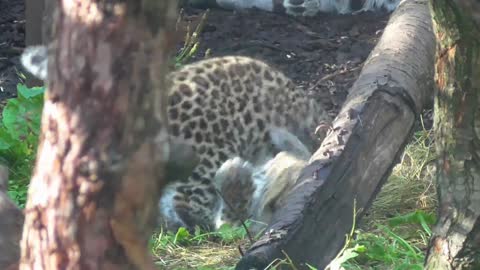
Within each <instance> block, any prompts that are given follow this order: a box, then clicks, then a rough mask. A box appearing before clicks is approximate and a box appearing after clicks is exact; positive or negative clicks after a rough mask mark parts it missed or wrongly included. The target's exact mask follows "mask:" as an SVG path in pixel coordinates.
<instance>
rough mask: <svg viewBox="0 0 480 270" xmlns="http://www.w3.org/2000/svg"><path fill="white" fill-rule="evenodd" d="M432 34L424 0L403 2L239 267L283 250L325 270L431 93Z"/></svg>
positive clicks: (300, 263) (301, 264)
mask: <svg viewBox="0 0 480 270" xmlns="http://www.w3.org/2000/svg"><path fill="white" fill-rule="evenodd" d="M434 55H435V37H434V35H433V31H432V28H431V18H430V13H429V9H428V6H427V1H426V0H418V1H403V2H402V3H401V4H400V6H399V7H398V9H397V10H396V11H395V12H394V13H393V14H392V15H391V18H390V21H389V23H388V25H387V27H386V28H385V30H384V34H383V35H382V37H381V39H380V41H379V43H378V44H377V46H376V47H375V49H374V50H373V51H372V53H371V54H370V56H369V58H368V59H367V61H366V63H365V65H364V67H363V70H362V72H361V74H360V77H359V78H358V80H357V81H356V82H355V84H354V85H353V87H352V89H351V90H350V94H349V97H348V98H347V101H346V103H345V104H344V106H343V108H342V110H341V112H340V114H339V115H338V116H337V118H336V119H335V121H334V122H333V130H332V132H331V133H330V134H329V135H328V136H327V138H326V139H325V141H324V142H323V143H322V146H321V147H320V149H319V150H318V151H317V152H316V153H315V154H314V156H313V157H312V159H311V160H310V162H309V165H308V166H307V167H306V168H305V169H304V170H303V172H302V175H301V176H300V179H299V180H300V183H299V184H297V186H296V187H295V188H294V189H293V190H294V192H292V194H291V195H290V196H289V198H288V199H287V204H286V207H285V208H283V209H281V210H280V211H278V212H277V213H276V214H275V215H274V217H273V221H272V223H271V224H270V226H269V227H268V228H267V234H265V235H263V236H262V237H261V239H260V240H259V241H257V242H256V243H255V244H254V245H253V246H252V247H251V248H250V249H249V250H248V251H247V253H246V255H245V256H244V257H243V258H242V259H241V260H240V262H239V263H238V264H237V269H251V268H254V269H263V268H264V267H265V266H266V265H268V264H269V263H270V262H271V261H272V260H274V259H276V258H282V257H284V254H283V252H285V253H286V254H287V255H288V256H289V257H290V258H291V259H292V260H293V262H294V263H295V264H296V265H297V267H298V268H301V269H308V268H307V267H306V266H305V263H309V264H311V265H313V266H315V267H317V268H318V269H323V268H324V267H325V266H326V265H327V264H328V263H329V262H330V261H331V260H332V259H333V258H334V257H335V255H336V254H337V252H338V251H339V250H340V248H341V247H342V246H343V243H344V240H345V234H346V233H348V232H349V230H350V229H351V226H352V221H353V206H354V199H356V205H357V207H358V208H360V210H359V212H358V216H357V219H360V218H361V217H362V215H363V214H364V213H365V211H366V210H367V209H368V208H369V206H370V204H371V202H372V200H373V199H374V198H375V196H376V194H377V193H378V191H379V190H380V188H381V186H382V185H383V183H384V182H385V180H386V179H387V178H388V176H389V174H390V172H391V169H392V168H393V166H394V165H395V163H396V162H397V160H398V158H399V155H400V154H401V152H402V151H403V149H404V146H405V145H406V144H407V142H408V141H409V139H410V135H411V133H412V129H413V127H414V122H415V119H416V118H417V117H418V115H419V113H420V111H421V109H422V107H423V106H424V104H426V102H428V99H429V98H431V96H432V88H433V64H434V62H433V61H434Z"/></svg>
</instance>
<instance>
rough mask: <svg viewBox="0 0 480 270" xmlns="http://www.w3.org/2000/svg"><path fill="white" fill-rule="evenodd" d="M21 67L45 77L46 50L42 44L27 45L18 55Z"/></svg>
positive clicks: (42, 78) (37, 75)
mask: <svg viewBox="0 0 480 270" xmlns="http://www.w3.org/2000/svg"><path fill="white" fill-rule="evenodd" d="M20 62H21V63H22V65H23V67H24V68H25V69H26V70H27V71H28V72H29V73H31V74H32V75H33V76H35V77H37V78H39V79H41V80H46V79H47V72H48V68H47V67H48V50H47V47H46V46H44V45H37V46H28V47H27V48H25V50H24V51H23V53H22V55H21V56H20Z"/></svg>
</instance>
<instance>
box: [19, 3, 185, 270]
mask: <svg viewBox="0 0 480 270" xmlns="http://www.w3.org/2000/svg"><path fill="white" fill-rule="evenodd" d="M56 5H57V8H58V12H56V17H55V18H54V20H53V21H54V27H53V29H52V37H53V39H54V40H53V50H51V53H50V55H49V72H48V74H49V75H48V76H49V78H48V81H47V85H48V91H47V93H46V99H45V106H44V111H43V116H42V136H41V140H40V145H39V150H38V151H39V152H38V155H37V162H36V168H35V172H34V176H33V178H32V181H31V184H30V189H29V194H28V202H27V205H26V209H25V214H26V216H25V224H24V231H23V236H22V242H21V245H22V252H21V253H22V254H21V257H22V259H21V264H20V268H21V269H49V270H54V269H82V270H83V269H154V265H153V262H152V261H151V259H150V256H149V253H148V250H147V240H148V237H149V236H150V233H151V231H152V229H153V225H154V223H153V222H154V219H153V218H154V216H155V214H156V212H157V211H156V210H157V202H158V192H159V189H160V188H161V187H162V186H163V184H164V181H163V179H164V178H163V173H164V166H163V163H164V161H165V160H166V159H167V158H168V147H169V145H168V139H167V138H168V136H167V135H168V134H167V129H166V115H165V102H166V100H165V98H166V95H165V91H164V89H163V75H164V74H165V72H166V67H167V66H168V65H167V61H168V54H167V53H168V52H169V51H170V49H171V47H172V40H171V34H172V33H171V31H172V30H173V24H174V22H175V18H176V1H174V0H161V1H158V0H143V1H136V0H109V1H107V0H58V1H56Z"/></svg>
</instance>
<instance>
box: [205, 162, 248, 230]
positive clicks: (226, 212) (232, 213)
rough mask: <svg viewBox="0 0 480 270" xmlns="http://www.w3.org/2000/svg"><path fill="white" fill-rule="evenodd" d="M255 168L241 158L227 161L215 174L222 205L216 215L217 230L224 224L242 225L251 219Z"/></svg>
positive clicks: (215, 182)
mask: <svg viewBox="0 0 480 270" xmlns="http://www.w3.org/2000/svg"><path fill="white" fill-rule="evenodd" d="M253 171H254V168H253V166H252V165H251V164H250V163H249V162H247V161H244V160H243V159H241V158H239V157H235V158H232V159H229V160H227V161H226V162H225V163H223V164H222V166H221V167H220V169H218V171H217V173H216V174H215V178H214V184H215V187H216V189H217V191H218V192H219V193H220V196H221V199H220V205H219V207H218V208H217V212H216V214H215V219H214V220H215V228H216V229H218V228H220V227H221V226H222V225H223V224H225V223H228V224H231V225H240V224H241V222H243V221H245V220H246V219H248V218H249V215H250V208H251V205H252V200H253V195H254V192H255V189H256V187H255V183H254V182H253V181H252V174H253Z"/></svg>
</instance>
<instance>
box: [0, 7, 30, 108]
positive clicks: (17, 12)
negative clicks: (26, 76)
mask: <svg viewBox="0 0 480 270" xmlns="http://www.w3.org/2000/svg"><path fill="white" fill-rule="evenodd" d="M24 46H25V7H24V1H20V0H2V1H0V100H4V99H6V98H10V97H14V96H15V95H16V92H17V91H16V85H17V83H18V82H20V78H19V76H18V75H17V69H18V68H19V67H20V63H19V55H20V53H21V51H22V50H23V47H24Z"/></svg>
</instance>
